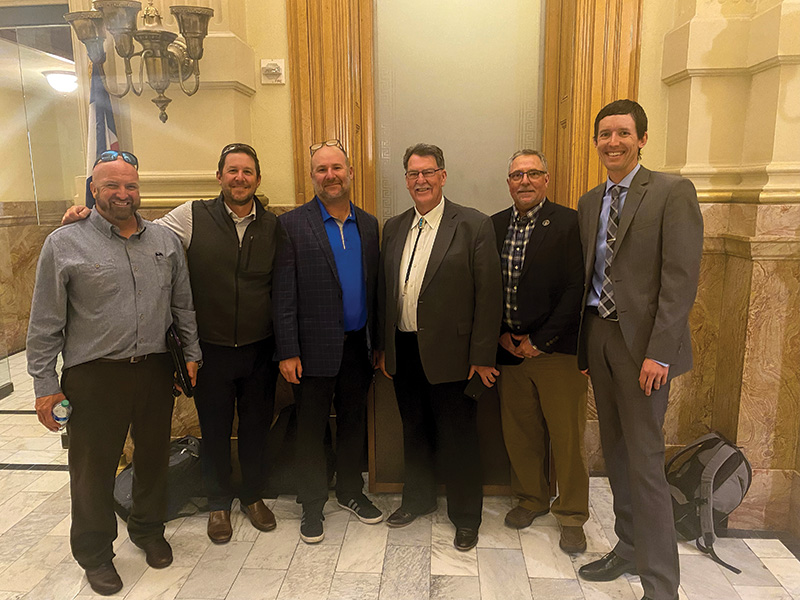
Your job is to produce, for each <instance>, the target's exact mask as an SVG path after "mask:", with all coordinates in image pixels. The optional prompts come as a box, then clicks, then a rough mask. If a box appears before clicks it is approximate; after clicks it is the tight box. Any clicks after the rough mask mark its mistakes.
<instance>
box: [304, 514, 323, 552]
mask: <svg viewBox="0 0 800 600" xmlns="http://www.w3.org/2000/svg"><path fill="white" fill-rule="evenodd" d="M324 520H325V517H323V516H322V511H321V510H313V511H312V510H309V511H306V510H304V511H303V517H302V518H301V519H300V539H301V540H303V541H304V542H305V543H306V544H317V543H319V542H321V541H322V540H323V539H325V531H324V530H323V529H322V522H323V521H324Z"/></svg>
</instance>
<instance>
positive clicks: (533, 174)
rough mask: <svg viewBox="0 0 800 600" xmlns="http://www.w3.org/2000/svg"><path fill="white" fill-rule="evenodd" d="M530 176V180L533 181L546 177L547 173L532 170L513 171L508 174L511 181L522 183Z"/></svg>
mask: <svg viewBox="0 0 800 600" xmlns="http://www.w3.org/2000/svg"><path fill="white" fill-rule="evenodd" d="M525 175H527V176H528V179H530V180H531V181H533V180H534V179H539V178H540V177H544V176H545V175H547V171H540V170H539V169H531V170H530V171H511V173H509V174H508V178H509V179H510V180H511V181H515V182H516V181H522V178H523V177H525Z"/></svg>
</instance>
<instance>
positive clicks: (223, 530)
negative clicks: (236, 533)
mask: <svg viewBox="0 0 800 600" xmlns="http://www.w3.org/2000/svg"><path fill="white" fill-rule="evenodd" d="M231 536H233V527H231V511H229V510H212V511H211V512H210V513H208V537H209V538H210V539H211V541H212V542H214V543H215V544H226V543H228V542H230V541H231Z"/></svg>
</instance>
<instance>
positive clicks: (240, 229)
mask: <svg viewBox="0 0 800 600" xmlns="http://www.w3.org/2000/svg"><path fill="white" fill-rule="evenodd" d="M257 201H258V200H256V199H255V198H253V205H252V206H251V207H250V214H247V215H245V216H243V217H238V216H237V215H236V213H235V212H233V211H232V210H231V209H230V207H229V206H228V205H227V204H226V203H225V202H223V205H224V206H225V211H226V212H227V213H228V215H229V216H230V218H231V220H233V223H234V225H235V226H236V235H238V236H239V245H240V246H241V245H242V240H243V239H244V232H245V231H246V230H247V226H248V225H249V224H250V223H251V222H252V221H254V220H255V218H256V202H257ZM194 202H195V200H189V201H188V202H184V203H183V204H181V205H180V206H176V207H175V208H173V209H172V210H171V211H169V212H168V213H167V214H165V215H164V216H163V217H161V218H160V219H156V220H155V221H154V223H158V224H159V225H164V226H165V227H168V228H169V229H171V230H172V231H173V233H175V234H177V236H178V237H179V238H181V244H183V247H184V249H188V248H189V244H191V243H192V230H193V220H192V203H194Z"/></svg>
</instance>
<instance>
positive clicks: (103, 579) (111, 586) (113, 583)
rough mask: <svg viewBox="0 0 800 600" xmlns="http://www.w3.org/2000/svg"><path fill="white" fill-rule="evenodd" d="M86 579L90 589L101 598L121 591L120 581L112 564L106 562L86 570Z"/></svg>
mask: <svg viewBox="0 0 800 600" xmlns="http://www.w3.org/2000/svg"><path fill="white" fill-rule="evenodd" d="M86 579H88V580H89V585H90V586H92V589H93V590H94V591H95V592H97V593H98V594H100V595H101V596H110V595H111V594H116V593H117V592H118V591H120V590H121V589H122V579H120V578H119V574H118V573H117V570H116V569H115V568H114V563H112V562H111V561H108V562H107V563H105V564H102V565H100V566H99V567H92V568H91V569H86Z"/></svg>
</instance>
